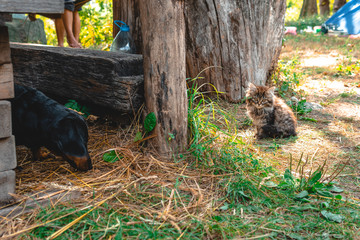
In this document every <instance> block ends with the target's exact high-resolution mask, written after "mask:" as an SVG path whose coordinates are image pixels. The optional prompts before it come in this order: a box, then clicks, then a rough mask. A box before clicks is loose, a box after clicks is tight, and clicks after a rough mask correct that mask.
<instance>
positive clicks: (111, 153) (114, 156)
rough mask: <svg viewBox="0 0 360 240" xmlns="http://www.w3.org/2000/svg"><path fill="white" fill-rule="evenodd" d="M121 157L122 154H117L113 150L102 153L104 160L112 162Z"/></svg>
mask: <svg viewBox="0 0 360 240" xmlns="http://www.w3.org/2000/svg"><path fill="white" fill-rule="evenodd" d="M121 158H123V156H121V155H119V154H118V153H117V152H116V151H115V150H111V151H109V152H106V153H104V155H103V160H104V161H105V162H109V163H114V162H117V161H118V160H120V159H121Z"/></svg>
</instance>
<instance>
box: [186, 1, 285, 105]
mask: <svg viewBox="0 0 360 240" xmlns="http://www.w3.org/2000/svg"><path fill="white" fill-rule="evenodd" d="M285 10H286V1H285V0H268V1H263V0H253V1H233V0H227V1H224V0H211V1H210V0H201V1H199V0H188V1H186V10H185V19H186V29H187V32H186V40H187V42H186V45H187V46H186V48H187V53H186V59H187V61H186V62H187V74H188V76H190V77H195V76H196V75H197V74H198V73H199V72H200V71H202V70H204V69H205V68H207V67H211V66H214V67H213V68H210V69H209V70H206V71H205V72H204V74H203V75H202V76H203V77H204V78H203V79H202V80H201V81H202V82H210V83H211V84H213V85H214V86H215V87H216V89H217V90H218V91H220V92H224V93H225V94H226V96H227V97H228V98H229V100H231V101H239V100H241V99H242V98H243V97H244V96H245V90H246V88H247V85H248V83H249V82H252V83H255V84H259V85H265V84H266V82H267V81H268V79H269V77H270V74H271V72H272V70H273V69H274V67H275V66H276V64H277V60H278V57H279V54H280V50H281V45H282V36H283V29H284V17H285Z"/></svg>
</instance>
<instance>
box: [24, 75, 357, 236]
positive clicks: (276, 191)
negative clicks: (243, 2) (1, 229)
mask: <svg viewBox="0 0 360 240" xmlns="http://www.w3.org/2000/svg"><path fill="white" fill-rule="evenodd" d="M290 72H291V71H290ZM290 75H291V74H290ZM286 79H287V78H285V80H286ZM188 83H189V85H191V87H190V88H189V90H188V97H189V120H188V121H189V129H190V132H191V134H190V139H189V142H190V144H189V150H188V152H189V154H188V155H187V158H186V159H181V160H179V161H181V162H180V163H184V164H185V163H186V164H188V167H187V169H189V170H191V171H195V172H197V174H198V177H197V178H196V184H198V186H199V188H201V189H203V190H204V191H203V194H206V195H207V197H205V196H203V202H201V200H198V201H200V203H199V205H198V206H197V207H195V208H194V209H190V208H187V207H186V206H191V205H192V204H193V202H194V196H195V195H194V194H192V193H191V192H189V191H186V190H185V189H186V188H187V187H188V185H187V184H188V181H190V180H189V179H190V178H191V177H189V176H188V175H189V174H187V173H186V172H184V173H182V174H179V175H177V174H176V176H177V177H176V178H174V179H175V180H173V181H172V182H171V184H172V185H169V186H164V185H162V184H156V183H147V182H142V183H141V184H128V185H127V188H126V191H120V190H119V191H118V192H115V193H113V192H111V194H112V196H111V197H109V198H108V199H107V200H106V201H105V202H103V203H102V204H100V205H99V200H96V199H97V197H98V196H96V194H95V191H94V201H93V202H90V203H87V204H85V205H84V204H79V203H78V204H74V205H69V204H67V203H66V204H58V205H56V206H54V207H48V208H45V209H42V210H40V212H39V213H38V214H36V216H34V220H33V221H34V223H35V224H38V227H36V228H34V229H33V230H31V231H30V232H27V233H26V234H24V235H22V236H21V238H23V239H43V238H46V237H49V236H50V235H52V234H54V233H55V232H57V231H59V230H60V229H62V228H64V227H65V226H67V225H68V224H73V225H72V226H71V227H69V228H66V229H67V230H66V231H64V232H63V233H62V234H61V235H60V236H59V237H58V238H57V239H231V238H236V237H242V238H258V239H356V236H357V231H359V226H360V207H359V202H355V201H354V200H352V199H350V198H349V199H348V198H346V197H345V196H346V194H343V192H344V190H343V189H341V188H339V186H337V184H336V183H331V182H330V183H329V182H327V181H325V180H326V179H325V177H324V176H325V174H330V175H331V176H334V177H335V176H336V174H337V173H338V172H339V171H341V169H338V171H337V172H336V173H334V174H331V173H328V172H326V171H325V170H324V168H323V167H319V168H318V169H317V170H316V171H314V172H313V173H310V174H309V176H310V177H306V176H305V174H304V169H305V168H306V165H307V163H308V160H309V159H307V158H306V159H301V158H300V159H298V160H292V157H291V156H289V162H290V168H291V169H287V170H286V171H285V172H284V173H281V172H279V171H278V170H276V169H274V168H273V167H272V166H270V165H268V164H267V162H268V161H269V159H262V158H261V157H260V156H258V155H257V154H256V153H255V152H254V151H253V150H252V149H253V147H254V146H252V145H249V144H246V143H244V142H243V139H242V138H241V137H238V136H237V124H236V121H235V118H234V116H232V114H231V113H230V112H227V111H225V110H224V109H221V108H220V106H219V104H218V103H217V100H212V99H214V98H209V97H208V96H207V95H205V94H203V93H201V92H200V91H199V87H198V86H197V85H196V79H193V80H189V81H188ZM214 93H215V94H216V93H217V92H216V91H214ZM280 148H281V145H280V143H279V142H276V141H273V143H272V145H271V146H270V147H269V148H268V149H269V150H271V151H274V152H276V151H277V150H278V149H280ZM294 172H296V173H298V175H297V176H295V174H294ZM210 175H211V177H209V176H210ZM331 179H332V178H331V177H330V180H331ZM327 180H329V178H328V179H327ZM167 181H168V182H169V181H170V180H167ZM169 183H170V182H169ZM198 197H199V196H198ZM169 199H170V201H169ZM199 199H201V197H199ZM205 199H206V200H205ZM169 202H170V203H171V204H169ZM167 205H169V206H170V205H171V207H170V209H169V212H170V213H171V214H172V216H173V218H174V219H173V220H172V219H171V218H166V217H165V218H163V217H161V214H162V213H163V212H164V206H167ZM184 206H185V207H184ZM184 209H188V210H184ZM186 211H189V212H188V213H186ZM176 214H177V215H176ZM175 219H176V220H175Z"/></svg>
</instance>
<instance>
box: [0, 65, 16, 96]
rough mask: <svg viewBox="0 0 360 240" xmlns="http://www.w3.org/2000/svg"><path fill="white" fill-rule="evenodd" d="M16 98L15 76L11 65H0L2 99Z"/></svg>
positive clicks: (0, 94) (0, 92)
mask: <svg viewBox="0 0 360 240" xmlns="http://www.w3.org/2000/svg"><path fill="white" fill-rule="evenodd" d="M13 97H14V76H13V66H12V64H11V63H7V64H3V65H0V99H9V98H13Z"/></svg>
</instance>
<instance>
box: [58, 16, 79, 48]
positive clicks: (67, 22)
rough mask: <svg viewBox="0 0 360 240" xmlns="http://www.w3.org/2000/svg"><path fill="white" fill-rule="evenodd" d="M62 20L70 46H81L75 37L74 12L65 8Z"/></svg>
mask: <svg viewBox="0 0 360 240" xmlns="http://www.w3.org/2000/svg"><path fill="white" fill-rule="evenodd" d="M62 20H63V22H64V27H65V31H66V39H67V42H68V44H69V46H70V47H73V48H81V45H80V44H79V43H78V41H77V40H76V39H75V37H74V32H73V23H74V12H72V11H70V10H68V9H65V10H64V14H63V15H62Z"/></svg>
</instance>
